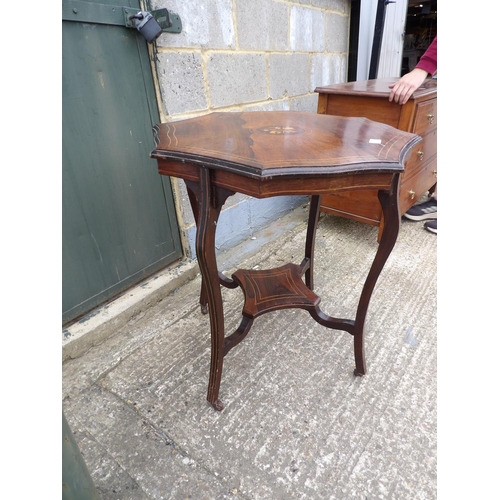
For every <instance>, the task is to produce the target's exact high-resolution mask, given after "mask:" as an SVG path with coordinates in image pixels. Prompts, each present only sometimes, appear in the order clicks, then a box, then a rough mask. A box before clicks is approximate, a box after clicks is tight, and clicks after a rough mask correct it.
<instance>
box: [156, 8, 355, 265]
mask: <svg viewBox="0 0 500 500" xmlns="http://www.w3.org/2000/svg"><path fill="white" fill-rule="evenodd" d="M149 5H150V7H151V8H152V9H159V8H167V9H169V11H171V12H174V13H176V14H178V15H179V16H180V18H181V21H182V32H181V33H180V34H172V33H163V34H162V35H161V36H160V38H158V40H157V41H156V48H155V54H154V56H155V57H154V58H155V70H156V77H157V84H158V94H159V96H160V98H159V100H160V112H161V119H162V121H175V120H180V119H184V118H189V117H193V116H199V115H202V114H206V113H210V112H213V111H255V110H290V111H306V112H312V113H315V112H316V107H317V95H316V94H315V93H314V89H315V88H316V87H318V86H320V85H327V84H331V83H339V82H345V81H346V78H347V56H348V47H349V44H348V41H349V40H348V37H349V20H350V2H349V0H188V1H186V0H151V1H150V2H149ZM172 185H173V188H174V194H175V198H176V206H177V211H178V219H179V224H180V227H181V236H182V238H183V242H184V247H185V251H186V255H187V256H188V257H194V256H195V253H194V238H195V232H196V228H195V225H194V220H193V217H192V214H191V208H190V205H189V200H188V196H187V192H186V189H185V186H184V183H183V182H182V181H179V180H176V179H172ZM305 201H307V198H304V197H276V198H272V199H269V200H256V199H253V198H250V197H247V196H242V195H236V196H233V197H231V198H230V199H229V200H228V201H227V202H226V205H225V206H224V208H223V211H222V213H221V219H220V222H221V223H220V224H219V228H220V229H218V233H217V240H216V246H217V249H218V250H226V249H228V248H230V247H232V246H234V245H236V244H238V243H240V242H242V241H244V240H245V239H247V238H251V237H252V234H253V232H255V231H257V230H259V229H261V228H262V227H263V226H264V225H266V224H268V223H269V222H271V221H272V220H274V219H276V218H278V217H280V216H282V215H284V214H285V213H286V212H288V211H289V210H291V209H293V208H295V207H296V206H298V205H299V204H301V203H304V202H305ZM223 225H224V226H225V227H226V228H229V229H228V230H227V231H226V230H224V229H222V227H223Z"/></svg>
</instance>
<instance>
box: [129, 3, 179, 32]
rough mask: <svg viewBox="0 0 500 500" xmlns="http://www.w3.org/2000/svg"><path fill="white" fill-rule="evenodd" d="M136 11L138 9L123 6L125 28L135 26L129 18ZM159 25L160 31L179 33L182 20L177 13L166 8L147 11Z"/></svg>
mask: <svg viewBox="0 0 500 500" xmlns="http://www.w3.org/2000/svg"><path fill="white" fill-rule="evenodd" d="M138 12H141V11H140V10H138V9H131V8H130V7H123V18H124V21H125V26H126V27H127V28H135V24H134V22H133V21H132V20H131V19H130V17H131V16H134V15H135V14H137V13H138ZM148 12H149V13H150V14H151V15H152V16H153V17H154V18H155V20H156V22H157V23H158V24H159V25H160V28H161V30H162V31H164V32H167V33H180V32H181V31H182V22H181V18H180V17H179V16H178V14H174V13H173V12H169V10H168V9H158V10H150V11H148Z"/></svg>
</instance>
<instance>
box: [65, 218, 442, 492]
mask: <svg viewBox="0 0 500 500" xmlns="http://www.w3.org/2000/svg"><path fill="white" fill-rule="evenodd" d="M300 210H303V209H300ZM298 213H299V215H300V220H299V223H298V224H297V225H295V226H294V227H292V228H287V231H286V232H284V233H283V234H282V235H281V236H280V237H279V238H277V239H275V240H273V239H272V238H269V235H270V234H271V235H272V234H273V230H272V229H273V228H272V226H271V227H270V228H268V230H267V233H266V234H267V235H268V237H267V238H266V237H264V236H262V239H260V237H259V236H258V237H257V239H256V245H257V246H259V242H260V241H262V245H261V248H260V249H259V252H257V253H254V254H252V255H250V256H247V257H246V258H245V259H244V260H243V261H241V262H239V263H238V267H241V268H263V269H265V268H272V267H278V266H281V265H283V264H285V263H286V262H289V261H292V262H295V263H300V261H301V260H302V255H303V245H304V239H305V231H306V219H305V212H304V211H303V212H300V211H299V212H298ZM376 237H377V228H375V227H371V226H367V225H364V224H360V223H357V222H354V221H349V220H345V219H340V218H336V217H333V216H325V215H323V216H322V218H321V220H320V223H319V227H318V233H317V240H316V241H317V244H316V260H315V291H316V292H317V293H318V295H319V296H320V297H322V302H321V307H322V310H323V311H325V312H326V313H328V314H330V315H333V316H339V317H347V318H353V317H354V311H355V307H356V304H357V299H358V296H359V292H360V290H361V287H362V284H363V280H364V278H365V276H366V273H367V271H368V268H369V265H370V263H371V260H372V258H373V256H374V253H375V250H376V247H377V243H376ZM436 247H437V237H436V236H435V235H433V234H431V233H429V232H427V231H425V230H424V229H423V223H418V222H410V221H406V220H403V221H402V226H401V232H400V236H399V239H398V242H397V243H396V246H395V248H394V250H393V253H392V254H391V256H390V258H389V260H388V262H387V264H386V267H385V268H384V270H383V272H382V274H381V276H380V278H379V281H378V284H377V286H376V288H375V291H374V294H373V296H372V300H371V303H370V308H369V311H368V317H367V321H366V327H365V331H366V335H365V350H366V360H367V367H368V371H367V374H366V375H365V376H364V377H355V376H354V375H353V369H354V357H353V345H352V337H351V336H350V335H349V334H347V333H345V332H342V331H335V330H328V329H326V328H324V327H322V326H320V325H319V324H317V323H315V321H314V320H313V319H312V318H311V317H310V316H309V314H308V313H306V312H305V311H302V310H284V311H278V312H273V313H270V314H267V315H264V316H262V317H259V318H258V319H257V320H256V321H255V323H254V325H253V327H252V330H251V331H250V333H249V335H248V336H247V338H246V339H245V340H244V341H243V342H242V343H241V344H240V345H239V346H237V347H236V348H235V349H233V350H232V351H231V352H230V353H229V354H228V355H227V357H226V358H225V361H224V371H223V375H222V384H221V392H220V397H221V400H222V401H223V402H224V404H225V409H224V410H223V411H222V412H216V411H214V410H213V408H212V407H211V406H210V405H209V404H208V403H207V402H206V389H207V382H208V368H209V362H210V334H209V320H208V316H204V315H202V314H201V312H200V310H199V305H198V294H199V288H200V278H199V276H197V277H195V278H194V279H192V280H190V281H188V282H187V283H185V284H184V285H183V286H180V287H178V288H177V289H176V290H174V291H173V292H172V293H170V295H168V296H166V297H165V298H163V299H162V300H159V301H158V302H156V304H154V305H152V306H151V307H149V308H148V309H146V310H144V311H143V312H142V313H141V314H138V315H136V316H135V317H130V318H129V319H128V320H127V321H126V322H125V324H124V325H122V326H121V327H120V328H118V329H117V330H116V332H114V334H113V335H112V336H110V337H108V338H106V339H104V340H103V341H102V343H101V344H100V345H97V346H95V347H93V348H91V349H90V350H89V351H88V352H86V353H85V354H83V355H81V356H79V357H77V358H76V359H70V360H67V361H66V362H65V363H64V364H63V368H62V372H63V411H64V413H65V416H66V418H67V420H68V422H69V424H70V426H71V428H72V431H73V432H74V435H75V438H76V440H77V442H78V445H79V447H80V450H81V451H82V453H83V455H84V458H85V461H86V463H87V466H88V468H89V470H90V472H91V475H92V477H93V480H94V483H95V485H96V487H97V490H98V491H99V493H100V495H101V498H102V499H103V500H107V499H120V500H129V499H130V500H146V499H175V500H184V499H194V500H201V499H209V500H221V499H235V500H236V499H272V500H279V499H287V498H291V499H293V498H295V499H308V500H309V499H313V500H315V499H335V500H337V499H339V500H340V499H349V500H351V499H352V500H354V499H359V500H366V499H369V500H371V499H394V500H405V499H408V500H420V499H421V500H432V499H435V498H436V497H437V479H436V468H437V465H436V462H437V457H436V453H437V445H436V440H437V410H436V393H437V383H436V377H437V366H436V365H437V363H436V357H437V332H436V303H437V300H436V288H437V287H436V261H437V258H436V254H437V251H436V250H437V248H436ZM221 260H224V259H223V258H222V257H221ZM227 262H229V260H228V261H227ZM224 269H225V272H226V274H228V275H230V273H231V272H232V271H233V269H231V268H230V267H225V268H224ZM223 295H224V300H225V315H226V330H227V332H228V333H231V332H232V331H233V330H234V329H235V328H236V327H237V326H238V324H239V319H240V311H241V307H242V304H243V301H242V294H241V291H240V290H238V289H236V290H227V289H224V291H223Z"/></svg>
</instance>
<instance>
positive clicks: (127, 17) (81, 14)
mask: <svg viewBox="0 0 500 500" xmlns="http://www.w3.org/2000/svg"><path fill="white" fill-rule="evenodd" d="M139 12H141V11H140V10H139V9H133V8H131V7H124V6H123V5H107V4H100V3H93V2H82V1H78V0H63V2H62V20H63V21H74V22H79V23H89V24H108V25H111V26H124V27H126V28H136V23H135V22H134V20H133V19H132V17H133V16H137V14H138V13H139ZM149 13H150V14H151V15H152V16H153V17H154V19H155V20H156V22H157V23H158V24H159V25H160V27H161V30H162V32H166V33H180V32H181V31H182V22H181V18H180V17H179V15H178V14H174V13H173V12H170V11H169V10H168V9H157V10H152V11H149Z"/></svg>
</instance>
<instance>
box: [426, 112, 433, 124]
mask: <svg viewBox="0 0 500 500" xmlns="http://www.w3.org/2000/svg"><path fill="white" fill-rule="evenodd" d="M427 119H428V120H429V123H434V115H433V114H432V113H429V114H428V115H427Z"/></svg>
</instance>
